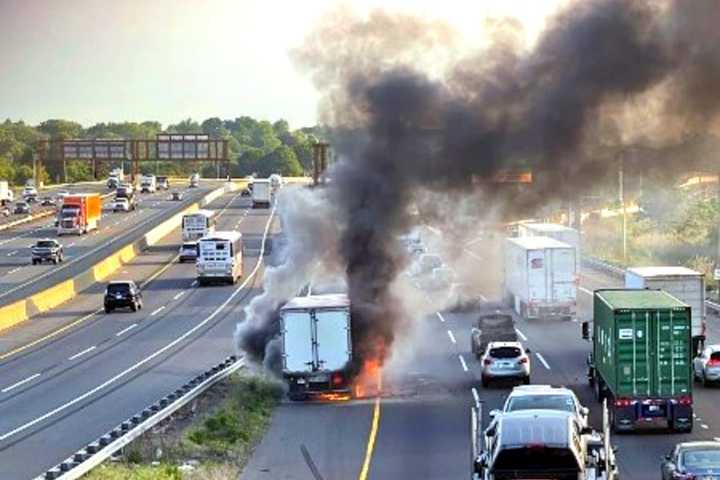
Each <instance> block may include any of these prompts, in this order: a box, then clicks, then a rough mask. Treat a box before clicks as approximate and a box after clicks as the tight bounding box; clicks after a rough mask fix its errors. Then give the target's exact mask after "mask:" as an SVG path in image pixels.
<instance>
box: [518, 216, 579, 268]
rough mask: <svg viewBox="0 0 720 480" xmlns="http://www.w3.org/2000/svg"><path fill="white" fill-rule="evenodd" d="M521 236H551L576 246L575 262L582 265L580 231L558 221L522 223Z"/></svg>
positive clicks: (519, 234) (519, 226)
mask: <svg viewBox="0 0 720 480" xmlns="http://www.w3.org/2000/svg"><path fill="white" fill-rule="evenodd" d="M518 236H519V237H550V238H554V239H555V240H558V241H560V242H563V243H567V244H568V245H571V246H573V247H575V256H576V257H577V258H576V260H575V262H576V263H577V265H580V232H578V231H577V230H575V229H574V228H570V227H566V226H565V225H560V224H557V223H535V222H530V223H520V224H519V225H518Z"/></svg>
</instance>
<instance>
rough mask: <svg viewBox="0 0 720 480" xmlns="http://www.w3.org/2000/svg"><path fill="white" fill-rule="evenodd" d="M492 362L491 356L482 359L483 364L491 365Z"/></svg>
mask: <svg viewBox="0 0 720 480" xmlns="http://www.w3.org/2000/svg"><path fill="white" fill-rule="evenodd" d="M492 363H493V361H492V358H486V359H485V360H483V365H492Z"/></svg>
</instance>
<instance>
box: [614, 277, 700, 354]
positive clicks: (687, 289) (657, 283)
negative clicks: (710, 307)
mask: <svg viewBox="0 0 720 480" xmlns="http://www.w3.org/2000/svg"><path fill="white" fill-rule="evenodd" d="M625 288H650V289H657V290H664V291H666V292H667V293H669V294H670V295H672V296H673V297H675V298H677V299H678V300H680V301H682V302H684V303H686V304H688V305H690V309H691V311H692V339H693V352H698V351H699V350H700V349H701V348H702V345H703V344H704V343H705V333H706V332H705V330H706V318H705V315H706V310H705V277H704V276H703V274H702V273H700V272H696V271H695V270H691V269H689V268H686V267H634V268H628V269H627V271H626V272H625Z"/></svg>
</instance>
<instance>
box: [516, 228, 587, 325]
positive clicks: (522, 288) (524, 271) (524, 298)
mask: <svg viewBox="0 0 720 480" xmlns="http://www.w3.org/2000/svg"><path fill="white" fill-rule="evenodd" d="M504 268H505V294H506V298H507V300H508V301H509V302H510V303H511V305H512V307H513V309H514V310H515V312H516V313H517V314H518V315H520V316H522V317H523V318H527V319H531V318H548V317H561V318H563V319H564V320H571V319H572V318H573V316H575V313H576V311H577V282H578V275H577V257H576V253H575V247H573V246H571V245H568V244H567V243H563V242H560V241H558V240H555V239H553V238H549V237H518V238H508V239H506V241H505V267H504Z"/></svg>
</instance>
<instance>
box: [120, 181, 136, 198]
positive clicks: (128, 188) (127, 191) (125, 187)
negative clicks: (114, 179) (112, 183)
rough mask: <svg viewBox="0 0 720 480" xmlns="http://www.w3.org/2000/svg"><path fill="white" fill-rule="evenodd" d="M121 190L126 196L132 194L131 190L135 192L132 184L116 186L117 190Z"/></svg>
mask: <svg viewBox="0 0 720 480" xmlns="http://www.w3.org/2000/svg"><path fill="white" fill-rule="evenodd" d="M121 189H122V190H124V191H125V192H126V193H127V194H128V195H130V194H131V193H133V190H135V189H134V187H133V185H132V183H121V184H120V185H118V190H121Z"/></svg>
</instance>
